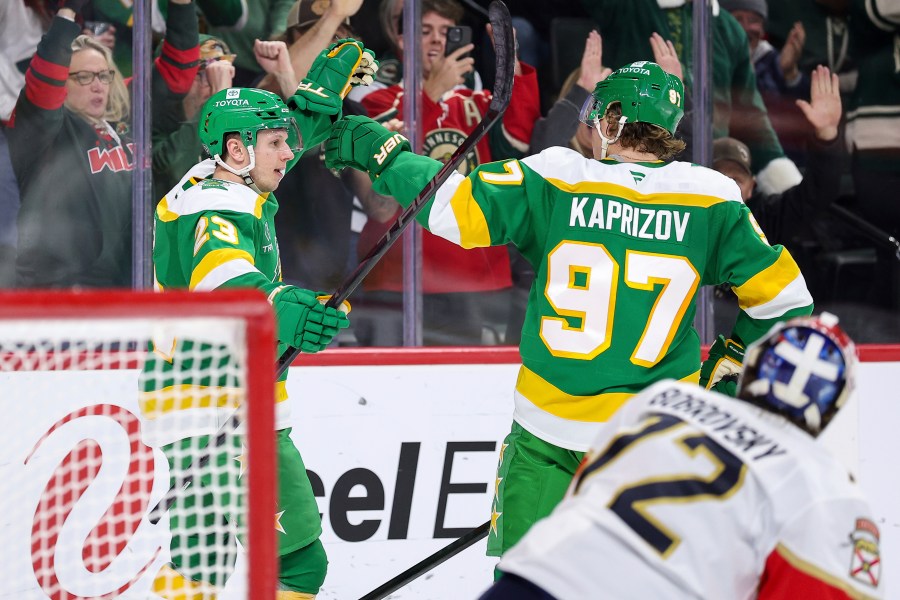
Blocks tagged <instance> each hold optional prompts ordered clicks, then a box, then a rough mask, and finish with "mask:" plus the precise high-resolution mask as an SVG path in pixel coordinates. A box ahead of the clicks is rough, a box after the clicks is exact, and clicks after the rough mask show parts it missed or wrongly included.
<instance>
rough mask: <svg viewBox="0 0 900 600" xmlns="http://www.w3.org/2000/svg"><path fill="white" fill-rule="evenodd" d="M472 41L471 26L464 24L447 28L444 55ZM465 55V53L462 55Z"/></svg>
mask: <svg viewBox="0 0 900 600" xmlns="http://www.w3.org/2000/svg"><path fill="white" fill-rule="evenodd" d="M471 43H472V28H471V27H467V26H465V25H460V26H458V27H448V28H447V44H446V47H445V50H444V56H447V55H449V54H451V53H453V52H454V51H456V50H457V49H459V48H460V47H462V46H465V45H467V44H471ZM463 56H465V55H463Z"/></svg>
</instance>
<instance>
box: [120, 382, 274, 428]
mask: <svg viewBox="0 0 900 600" xmlns="http://www.w3.org/2000/svg"><path fill="white" fill-rule="evenodd" d="M243 398H244V390H243V389H242V388H232V387H217V386H206V385H194V384H189V383H185V384H182V385H174V386H168V387H165V388H162V389H160V390H153V391H152V392H141V393H140V394H139V395H138V405H139V406H140V409H141V414H142V415H143V416H145V417H147V418H148V419H156V418H158V417H161V416H163V415H165V414H169V413H173V412H176V411H180V410H191V409H197V408H228V409H235V408H237V407H238V406H240V405H241V402H242V401H243ZM287 399H288V394H287V385H286V384H285V382H284V381H276V382H275V404H279V403H281V402H285V401H287Z"/></svg>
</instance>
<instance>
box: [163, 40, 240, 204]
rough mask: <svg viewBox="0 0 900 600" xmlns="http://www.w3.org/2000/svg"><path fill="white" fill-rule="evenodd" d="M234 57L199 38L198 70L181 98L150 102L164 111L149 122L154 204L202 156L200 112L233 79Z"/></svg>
mask: <svg viewBox="0 0 900 600" xmlns="http://www.w3.org/2000/svg"><path fill="white" fill-rule="evenodd" d="M234 58H235V55H234V54H232V53H231V50H230V49H229V48H228V45H227V44H226V43H225V42H223V41H222V40H220V39H218V38H216V37H213V36H210V35H206V34H203V35H201V36H200V66H199V68H198V69H197V74H196V75H195V76H194V80H193V81H192V82H191V87H190V89H189V90H188V93H187V95H185V96H184V98H178V97H168V98H159V99H156V98H154V100H155V101H157V102H165V103H166V105H167V109H166V110H163V111H161V114H158V116H157V118H156V119H155V120H154V121H153V146H152V149H151V156H152V161H153V198H154V200H158V199H159V198H162V195H163V194H165V193H166V191H168V190H169V189H171V188H172V186H173V185H175V184H176V183H178V181H179V180H180V179H181V177H182V175H184V172H185V171H186V170H187V169H189V168H190V167H191V166H193V165H195V164H196V163H197V161H198V160H200V156H201V154H202V153H203V148H202V146H201V144H200V138H199V136H198V135H197V122H198V120H199V118H200V108H201V107H202V106H203V104H204V103H205V102H206V101H207V100H208V99H209V97H210V96H212V95H213V94H215V93H216V92H220V91H222V90H225V89H228V88H230V87H231V86H232V81H233V79H234V65H233V64H232V63H233V62H234Z"/></svg>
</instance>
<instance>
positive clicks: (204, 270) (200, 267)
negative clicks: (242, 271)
mask: <svg viewBox="0 0 900 600" xmlns="http://www.w3.org/2000/svg"><path fill="white" fill-rule="evenodd" d="M233 260H245V261H247V262H249V263H250V264H251V265H252V264H254V262H253V257H252V256H250V253H249V252H247V251H246V250H240V249H238V248H222V249H220V250H213V251H212V252H210V253H209V254H207V255H206V256H204V257H203V259H202V260H201V261H200V262H199V263H198V264H197V266H196V267H194V270H193V271H191V283H190V289H192V290H193V289H194V288H196V287H197V285H198V284H199V283H200V282H201V281H203V278H204V277H206V276H207V275H209V273H210V271H212V270H213V269H215V268H216V267H219V266H221V265H224V264H225V263H227V262H231V261H233Z"/></svg>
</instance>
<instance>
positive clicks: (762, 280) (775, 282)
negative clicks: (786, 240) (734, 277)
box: [734, 248, 800, 311]
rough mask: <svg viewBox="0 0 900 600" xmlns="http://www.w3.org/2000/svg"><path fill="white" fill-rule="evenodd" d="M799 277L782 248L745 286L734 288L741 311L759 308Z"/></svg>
mask: <svg viewBox="0 0 900 600" xmlns="http://www.w3.org/2000/svg"><path fill="white" fill-rule="evenodd" d="M799 276H800V267H798V266H797V263H796V262H794V258H793V257H792V256H791V255H790V253H789V252H787V251H786V250H785V249H784V248H782V249H781V254H780V255H779V256H778V260H776V261H775V262H774V263H772V265H771V266H770V267H768V268H766V269H764V270H762V271H760V272H759V273H757V274H756V275H754V276H753V277H751V278H750V280H749V281H747V282H746V283H745V284H743V285H740V286H737V287H735V288H734V293H735V294H737V297H738V305H739V306H740V307H741V310H744V311H746V310H747V309H748V308H752V307H754V306H760V305H762V304H766V303H767V302H771V301H772V300H773V299H775V298H776V297H777V296H778V295H779V294H780V293H782V291H784V289H785V288H787V287H788V286H789V285H790V284H791V282H793V281H794V280H795V279H797V277H799Z"/></svg>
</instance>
